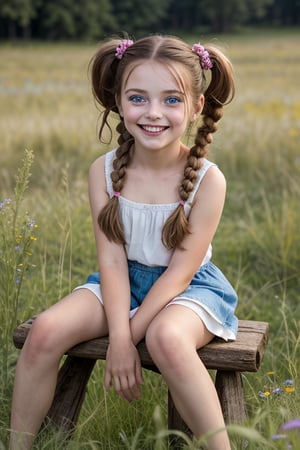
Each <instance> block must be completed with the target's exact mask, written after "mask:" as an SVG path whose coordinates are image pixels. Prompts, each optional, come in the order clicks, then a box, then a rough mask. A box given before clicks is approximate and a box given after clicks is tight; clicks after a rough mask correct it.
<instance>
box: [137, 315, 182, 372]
mask: <svg viewBox="0 0 300 450" xmlns="http://www.w3.org/2000/svg"><path fill="white" fill-rule="evenodd" d="M145 339H146V345H147V349H148V352H149V353H150V355H151V357H152V359H153V361H154V362H155V364H156V365H157V366H158V368H159V369H160V370H161V369H162V366H164V365H166V366H167V367H169V368H173V369H175V368H176V367H178V365H179V364H180V362H181V361H182V354H181V353H182V349H183V337H182V334H181V333H180V329H179V327H178V325H176V324H173V323H169V322H168V321H167V322H164V323H160V321H155V320H154V321H153V322H152V323H151V324H150V325H149V327H148V330H147V332H146V337H145Z"/></svg>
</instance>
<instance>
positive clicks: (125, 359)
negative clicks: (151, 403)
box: [104, 340, 143, 402]
mask: <svg viewBox="0 0 300 450" xmlns="http://www.w3.org/2000/svg"><path fill="white" fill-rule="evenodd" d="M104 384H105V389H106V390H107V391H109V390H110V389H111V387H112V386H113V387H114V389H115V391H116V392H117V394H118V395H120V397H122V398H123V399H124V400H127V401H128V402H131V401H133V400H135V399H138V398H139V397H140V385H141V384H143V377H142V367H141V361H140V357H139V354H138V351H137V349H136V347H135V345H134V344H133V343H132V341H131V340H130V341H128V342H124V341H122V342H111V343H110V344H109V346H108V349H107V353H106V368H105V380H104Z"/></svg>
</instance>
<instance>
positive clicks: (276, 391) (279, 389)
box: [272, 387, 283, 394]
mask: <svg viewBox="0 0 300 450" xmlns="http://www.w3.org/2000/svg"><path fill="white" fill-rule="evenodd" d="M282 392H283V390H282V389H281V388H279V387H277V388H274V389H273V391H272V394H281V393H282Z"/></svg>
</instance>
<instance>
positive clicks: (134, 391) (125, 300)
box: [89, 157, 142, 401]
mask: <svg viewBox="0 0 300 450" xmlns="http://www.w3.org/2000/svg"><path fill="white" fill-rule="evenodd" d="M89 198H90V206H91V213H92V219H93V225H94V234H95V241H96V248H97V256H98V264H99V271H100V277H101V293H102V298H103V302H104V309H105V313H106V318H107V323H108V329H109V340H110V344H109V348H108V352H107V357H106V373H105V386H106V389H109V388H110V387H111V385H112V384H113V385H114V387H115V390H116V391H117V392H118V393H119V395H121V396H122V397H123V398H125V399H126V400H129V401H131V400H132V399H133V398H136V397H138V396H139V390H138V388H137V385H138V384H141V383H142V375H141V366H140V360H139V356H138V353H137V350H136V348H135V345H134V344H133V342H132V338H131V330H130V326H129V310H130V285H129V277H128V264H127V258H126V254H125V250H124V248H123V246H122V245H118V244H115V243H113V242H110V241H108V239H107V238H106V236H105V235H104V233H103V232H102V231H101V230H100V228H99V225H98V221H97V218H98V214H99V211H100V210H101V209H102V208H103V206H104V205H105V204H106V203H107V201H108V195H107V192H106V186H105V176H104V158H103V157H101V158H98V159H97V160H96V161H95V162H94V163H93V164H92V166H91V168H90V172H89Z"/></svg>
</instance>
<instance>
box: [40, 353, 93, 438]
mask: <svg viewBox="0 0 300 450" xmlns="http://www.w3.org/2000/svg"><path fill="white" fill-rule="evenodd" d="M95 363H96V360H95V359H88V358H78V357H75V356H68V357H67V358H66V360H65V361H64V364H63V365H62V367H61V368H60V370H59V373H58V379H57V385H56V391H55V396H54V400H53V403H52V405H51V408H50V409H49V412H48V414H47V417H48V418H49V419H50V421H51V423H52V424H54V425H55V426H57V427H59V428H63V430H65V431H66V432H68V433H72V431H73V430H74V427H75V424H76V421H77V419H78V416H79V413H80V409H81V406H82V403H83V400H84V396H85V393H86V385H87V383H88V381H89V378H90V375H91V373H92V370H93V368H94V365H95Z"/></svg>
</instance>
